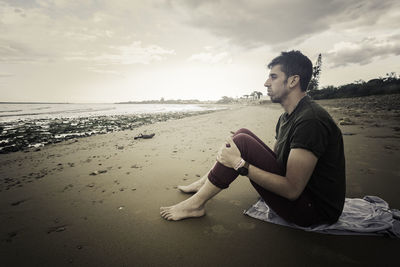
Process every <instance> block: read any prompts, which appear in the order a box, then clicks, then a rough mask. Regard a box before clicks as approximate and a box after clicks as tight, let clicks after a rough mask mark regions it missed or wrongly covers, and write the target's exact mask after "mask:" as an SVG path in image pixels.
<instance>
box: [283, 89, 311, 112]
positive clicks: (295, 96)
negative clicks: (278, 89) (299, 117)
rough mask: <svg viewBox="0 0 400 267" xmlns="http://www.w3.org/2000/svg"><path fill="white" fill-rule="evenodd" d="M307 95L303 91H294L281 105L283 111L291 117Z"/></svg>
mask: <svg viewBox="0 0 400 267" xmlns="http://www.w3.org/2000/svg"><path fill="white" fill-rule="evenodd" d="M306 95H307V94H306V92H303V91H298V90H296V91H292V92H291V93H290V94H288V95H287V97H286V98H285V100H284V101H283V102H282V103H281V105H282V107H283V109H284V110H285V111H286V112H287V113H288V114H289V115H290V114H291V113H292V112H293V110H294V109H295V108H296V106H297V104H298V103H299V102H300V100H301V99H302V98H303V97H304V96H306Z"/></svg>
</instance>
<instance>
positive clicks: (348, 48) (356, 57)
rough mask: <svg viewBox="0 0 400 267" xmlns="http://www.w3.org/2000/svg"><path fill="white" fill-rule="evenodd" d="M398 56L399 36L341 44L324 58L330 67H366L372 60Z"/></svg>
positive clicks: (399, 48)
mask: <svg viewBox="0 0 400 267" xmlns="http://www.w3.org/2000/svg"><path fill="white" fill-rule="evenodd" d="M392 55H395V56H399V55H400V35H395V36H390V37H388V38H386V39H378V38H373V37H371V38H365V39H363V40H361V41H360V42H357V43H349V42H342V43H339V44H338V45H336V46H335V48H334V49H333V50H331V51H328V52H327V53H326V54H325V55H324V56H326V58H327V62H329V64H330V65H331V66H332V67H340V66H346V65H349V64H354V63H355V64H360V65H366V64H368V63H371V62H372V61H373V60H376V59H381V58H386V57H388V56H392Z"/></svg>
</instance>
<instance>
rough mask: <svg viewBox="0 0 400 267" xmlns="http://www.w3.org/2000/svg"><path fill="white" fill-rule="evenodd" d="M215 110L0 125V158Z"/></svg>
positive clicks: (33, 121)
mask: <svg viewBox="0 0 400 267" xmlns="http://www.w3.org/2000/svg"><path fill="white" fill-rule="evenodd" d="M219 110H223V109H219ZM219 110H202V111H187V112H163V113H142V114H131V115H106V116H103V115H100V116H82V117H71V118H68V117H67V118H49V119H25V120H16V121H10V122H8V121H6V122H0V154H6V153H10V152H17V151H29V149H33V150H34V151H40V148H41V147H43V146H45V145H48V144H55V143H59V142H62V141H65V140H70V139H75V140H76V139H77V138H81V137H89V136H93V135H96V134H107V133H110V132H116V131H124V130H133V129H135V128H137V127H140V126H142V125H147V124H153V123H157V122H162V121H168V120H175V119H182V118H185V117H191V116H196V115H201V114H208V113H212V112H217V111H219ZM27 149H28V150H27Z"/></svg>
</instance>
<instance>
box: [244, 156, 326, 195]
mask: <svg viewBox="0 0 400 267" xmlns="http://www.w3.org/2000/svg"><path fill="white" fill-rule="evenodd" d="M317 161H318V158H317V157H316V156H315V155H314V154H313V153H312V152H310V151H308V150H305V149H301V148H293V149H291V150H290V153H289V158H288V162H287V167H286V176H280V175H277V174H274V173H270V172H266V171H264V170H261V169H259V168H257V167H256V166H253V165H250V166H249V174H248V175H247V176H248V177H249V178H250V179H251V180H252V181H254V182H255V183H257V184H258V185H260V186H261V187H263V188H265V189H267V190H269V191H271V192H273V193H275V194H277V195H280V196H282V197H284V198H287V199H289V200H295V199H297V198H298V197H299V196H300V195H301V193H302V192H303V190H304V188H305V187H306V185H307V183H308V181H309V180H310V177H311V174H312V172H313V171H314V168H315V165H316V164H317Z"/></svg>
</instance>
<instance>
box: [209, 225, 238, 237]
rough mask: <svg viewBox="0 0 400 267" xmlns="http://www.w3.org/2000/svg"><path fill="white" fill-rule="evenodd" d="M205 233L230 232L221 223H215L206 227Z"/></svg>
mask: <svg viewBox="0 0 400 267" xmlns="http://www.w3.org/2000/svg"><path fill="white" fill-rule="evenodd" d="M204 232H205V233H206V234H213V233H214V234H225V235H226V234H230V233H232V232H231V231H229V230H227V229H226V228H225V227H224V226H223V225H221V224H216V225H213V226H211V227H207V229H206V230H205V231H204Z"/></svg>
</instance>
